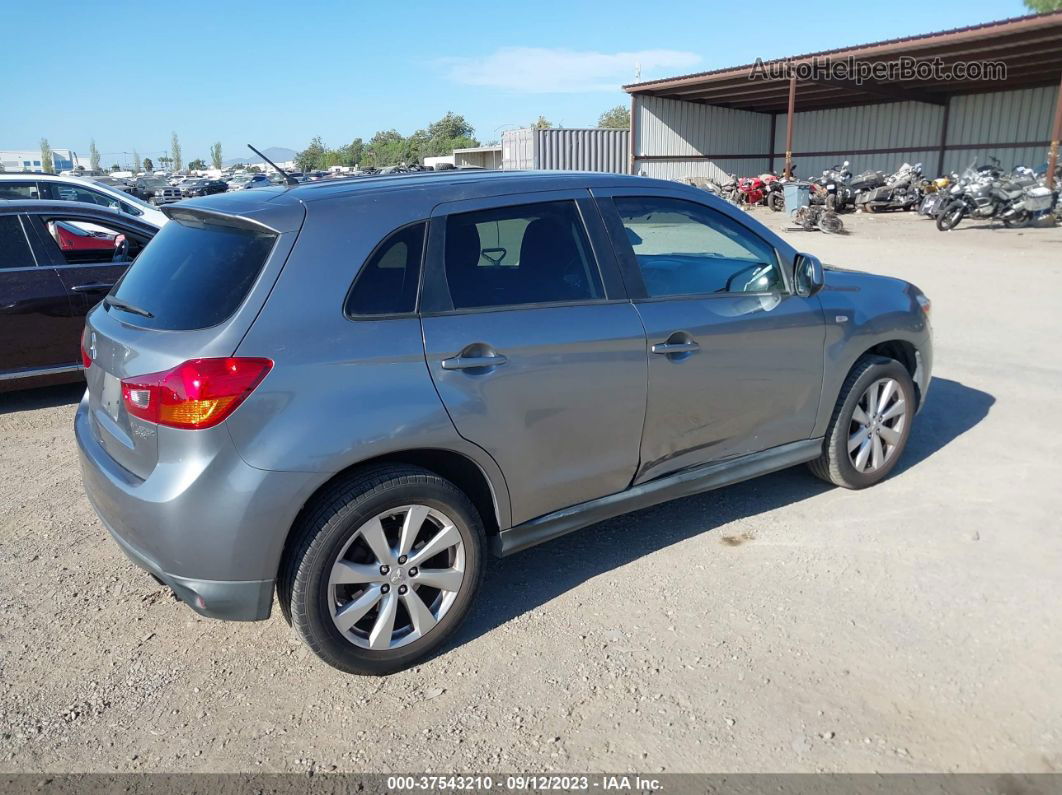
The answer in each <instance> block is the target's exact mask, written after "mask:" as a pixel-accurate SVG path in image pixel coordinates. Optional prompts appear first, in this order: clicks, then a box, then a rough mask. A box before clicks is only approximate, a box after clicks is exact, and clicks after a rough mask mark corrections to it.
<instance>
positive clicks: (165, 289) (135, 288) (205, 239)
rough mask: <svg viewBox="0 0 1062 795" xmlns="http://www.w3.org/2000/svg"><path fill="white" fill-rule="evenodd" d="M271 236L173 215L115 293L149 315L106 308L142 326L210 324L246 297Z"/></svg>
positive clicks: (177, 327) (173, 328)
mask: <svg viewBox="0 0 1062 795" xmlns="http://www.w3.org/2000/svg"><path fill="white" fill-rule="evenodd" d="M276 239H277V236H276V234H274V233H271V232H267V231H265V230H262V231H258V230H252V229H248V228H244V227H235V226H228V225H223V224H217V223H212V222H205V221H198V220H195V219H192V218H182V219H180V220H178V219H173V220H171V221H170V222H169V223H168V224H166V226H164V227H163V228H162V230H161V231H160V232H159V233H158V234H157V235H156V236H155V238H154V239H153V240H152V241H151V244H150V245H149V246H147V247H146V248H145V249H144V251H143V253H142V254H141V255H140V256H139V257H138V258H137V260H136V262H135V263H134V264H133V265H132V267H130V268H129V270H128V271H127V272H126V274H125V276H124V277H123V278H122V280H121V281H120V282H119V283H118V285H117V287H116V288H115V291H114V296H115V298H117V299H119V300H121V301H122V302H123V303H126V304H128V305H130V306H132V307H137V308H139V309H141V310H143V311H144V312H146V313H150V315H151V316H150V317H146V316H144V315H142V314H137V313H135V312H127V311H126V310H123V309H120V308H119V307H118V306H113V305H112V306H109V310H108V311H111V312H117V313H119V315H120V316H121V317H122V319H123V320H127V321H128V322H130V323H133V324H135V325H137V326H143V327H145V328H156V329H166V330H171V331H188V330H192V329H203V328H209V327H210V326H215V325H217V324H218V323H220V322H222V321H223V320H226V319H227V318H229V317H230V316H231V315H232V314H233V313H234V312H235V311H236V309H237V308H238V307H239V305H240V304H241V303H242V302H243V299H244V298H246V297H247V294H248V292H250V289H251V285H252V284H254V281H255V279H256V278H258V274H259V273H260V272H261V271H262V266H263V265H265V261H266V259H267V258H268V257H269V252H270V251H271V250H272V248H273V244H274V243H275V242H276Z"/></svg>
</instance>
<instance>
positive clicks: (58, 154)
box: [0, 149, 81, 174]
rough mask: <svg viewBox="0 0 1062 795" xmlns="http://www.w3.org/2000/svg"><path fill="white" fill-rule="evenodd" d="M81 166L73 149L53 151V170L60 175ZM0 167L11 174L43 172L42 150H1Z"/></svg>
mask: <svg viewBox="0 0 1062 795" xmlns="http://www.w3.org/2000/svg"><path fill="white" fill-rule="evenodd" d="M79 165H81V163H80V161H79V160H78V157H77V152H75V151H74V150H73V149H53V150H52V170H53V171H55V173H56V174H58V173H59V172H60V171H68V170H69V169H72V168H74V167H75V166H79ZM0 166H3V167H4V171H6V172H8V173H11V172H12V171H14V172H19V171H43V170H44V164H43V163H42V162H41V150H40V149H26V150H14V149H10V150H8V149H4V150H0Z"/></svg>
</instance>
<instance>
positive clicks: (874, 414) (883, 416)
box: [808, 356, 917, 489]
mask: <svg viewBox="0 0 1062 795" xmlns="http://www.w3.org/2000/svg"><path fill="white" fill-rule="evenodd" d="M916 399H917V398H916V397H915V389H914V381H912V380H911V375H910V373H908V372H907V368H906V367H904V366H903V365H902V364H900V363H899V362H897V361H896V360H894V359H887V358H885V357H882V356H864V357H863V358H861V359H860V360H859V361H858V362H856V364H855V366H854V367H853V368H852V371H851V372H850V373H849V374H848V378H846V379H845V382H844V384H843V385H842V387H841V394H840V395H839V396H838V397H837V405H836V406H835V407H834V411H833V417H832V418H831V419H830V425H829V427H828V428H827V430H826V438H825V440H824V441H823V448H822V456H821V457H820V458H819V459H818V460H816V461H812V462H811V463H810V464H809V465H808V467H809V468H810V469H811V471H812V472H813V473H814V474H815V475H816V476H818V477H820V478H822V479H823V480H825V481H827V482H829V483H833V484H835V485H837V486H844V487H845V488H848V489H864V488H866V487H867V486H873V485H874V484H876V483H879V482H880V481H882V480H884V479H885V478H886V477H887V476H888V474H889V473H890V472H891V471H892V469H893V467H895V466H896V462H897V461H898V460H899V458H900V456H901V455H902V454H903V451H904V448H905V447H906V446H907V439H908V437H909V436H910V433H911V421H912V419H913V418H914V412H915V408H916V405H915V401H916Z"/></svg>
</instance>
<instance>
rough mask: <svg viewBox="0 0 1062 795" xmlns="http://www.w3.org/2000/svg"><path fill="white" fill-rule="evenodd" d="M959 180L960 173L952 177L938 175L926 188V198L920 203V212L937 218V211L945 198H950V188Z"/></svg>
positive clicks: (922, 214)
mask: <svg viewBox="0 0 1062 795" xmlns="http://www.w3.org/2000/svg"><path fill="white" fill-rule="evenodd" d="M958 181H959V175H958V174H952V175H951V176H950V177H937V178H936V179H935V180H933V181H932V182H930V183H928V184H927V186H926V189H925V194H926V195H925V198H924V199H922V203H921V204H920V205H918V214H919V215H921V216H924V217H926V218H936V217H937V211H938V210H939V209H940V206H941V205H942V204H943V203H944V200H945V199H947V198H948V188H949V187H951V185H952V184H953V183H955V182H958Z"/></svg>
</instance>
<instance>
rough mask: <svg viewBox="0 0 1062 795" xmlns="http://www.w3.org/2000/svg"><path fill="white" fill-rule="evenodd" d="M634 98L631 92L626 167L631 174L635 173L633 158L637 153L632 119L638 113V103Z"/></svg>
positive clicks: (635, 128) (635, 130) (635, 131)
mask: <svg viewBox="0 0 1062 795" xmlns="http://www.w3.org/2000/svg"><path fill="white" fill-rule="evenodd" d="M636 98H637V97H636V95H635V94H631V129H630V136H631V147H630V156H629V163H628V168H627V171H628V172H629V173H631V174H634V173H635V172H634V160H635V156H636V155H637V154H638V144H637V140H638V139H637V138H636V137H635V135H636V133H637V127H636V126H635V123H634V120H635V118H636V116H637V113H638V104H637V102H635V99H636Z"/></svg>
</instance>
